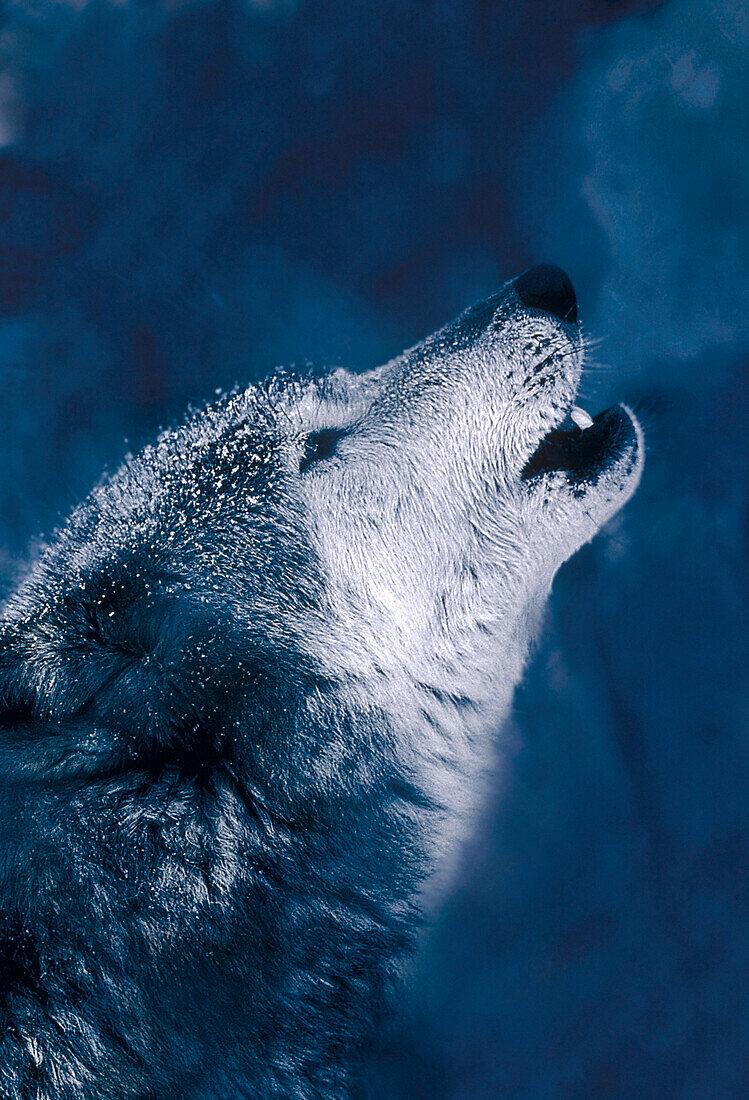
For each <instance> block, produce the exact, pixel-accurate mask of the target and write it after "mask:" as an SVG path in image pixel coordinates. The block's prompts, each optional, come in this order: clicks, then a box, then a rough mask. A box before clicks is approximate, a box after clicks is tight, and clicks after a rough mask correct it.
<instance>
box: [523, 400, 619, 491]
mask: <svg viewBox="0 0 749 1100" xmlns="http://www.w3.org/2000/svg"><path fill="white" fill-rule="evenodd" d="M633 448H634V450H635V451H636V449H637V436H636V431H635V426H634V423H633V421H632V418H631V416H630V415H629V414H628V412H627V411H626V409H624V408H623V407H622V406H621V405H618V406H616V407H614V408H611V409H605V410H604V411H603V412H600V413H598V415H597V416H596V417H594V419H593V423H592V425H591V426H590V427H589V428H586V429H585V430H584V431H583V430H581V429H580V428H577V427H575V428H572V429H570V430H569V431H565V430H563V429H561V428H554V429H553V430H552V431H550V432H548V434H547V435H545V436H544V438H543V439H542V440H541V442H540V444H539V445H538V447H537V448H536V450H535V451H534V453H533V454H532V455H531V457H530V458H529V459H528V461H527V462H526V464H525V467H524V468H523V472H522V475H521V477H522V479H523V481H530V480H531V479H533V478H536V477H540V476H542V475H543V474H550V473H564V474H566V475H567V478H568V480H569V481H570V483H571V484H572V485H590V484H594V483H595V482H596V481H597V480H598V478H599V477H600V476H601V474H603V473H604V472H605V471H606V470H610V469H611V467H612V466H614V465H616V463H617V462H618V461H620V460H621V459H623V458H625V456H626V455H627V454H628V453H629V454H631V453H632V451H633Z"/></svg>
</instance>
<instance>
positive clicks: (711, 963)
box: [0, 0, 749, 1100]
mask: <svg viewBox="0 0 749 1100" xmlns="http://www.w3.org/2000/svg"><path fill="white" fill-rule="evenodd" d="M748 50H749V17H747V14H746V9H745V8H742V6H741V5H740V4H739V2H738V0H719V2H717V3H712V2H711V3H707V2H700V0H667V2H666V3H663V4H653V3H637V2H636V0H632V2H629V3H627V2H615V0H561V2H555V3H552V2H551V0H545V2H541V0H513V2H512V3H511V2H509V0H504V2H497V3H492V2H490V0H466V2H464V3H456V2H448V0H431V2H422V3H416V2H415V0H398V2H397V3H395V2H393V0H357V2H356V3H350V2H343V0H327V2H326V3H319V2H314V0H306V2H305V0H232V2H228V0H227V2H224V0H216V2H210V3H208V2H206V3H199V2H193V3H191V2H188V0H171V2H169V3H157V2H152V3H146V2H139V3H137V2H129V3H127V2H126V3H118V4H109V3H102V2H96V0H93V2H91V3H88V4H86V3H85V0H78V2H77V3H74V4H69V3H66V2H63V0H60V2H51V0H45V2H41V0H40V2H33V0H25V2H16V3H13V2H12V0H11V2H8V3H6V4H5V5H4V6H3V10H2V13H1V14H0V261H1V262H0V372H1V373H0V378H1V379H2V388H1V389H0V393H1V394H2V402H3V409H4V415H3V418H2V432H1V433H0V576H1V577H2V582H3V585H4V587H5V589H6V590H7V588H8V586H9V585H10V584H11V583H12V581H13V579H14V577H15V576H17V574H18V570H19V564H18V563H19V562H21V561H23V560H24V559H25V557H26V556H27V554H28V552H29V549H30V548H31V551H32V552H33V546H34V540H35V538H36V537H37V536H38V535H39V534H40V533H42V532H46V533H49V532H50V531H51V530H52V529H53V528H54V526H55V524H56V523H58V522H59V519H60V517H61V516H62V515H63V514H64V513H65V512H66V511H67V509H68V508H69V507H70V506H72V505H73V504H74V503H75V502H76V501H77V500H78V499H79V498H80V496H81V495H82V494H83V493H84V492H85V491H87V489H88V488H89V487H90V485H91V484H92V483H93V481H94V480H95V479H96V478H97V477H98V475H99V473H100V471H101V469H102V467H103V466H105V465H109V466H110V467H111V466H113V465H115V464H116V463H117V461H118V460H119V458H120V457H121V456H122V454H123V453H124V452H125V450H127V449H128V448H131V449H135V448H136V447H138V446H140V445H141V443H143V442H144V441H145V440H146V439H147V438H148V437H149V435H151V434H152V433H153V432H154V430H155V429H156V428H157V427H158V426H159V425H162V424H165V423H168V422H169V421H171V420H172V419H174V418H175V417H177V416H178V415H179V414H180V413H181V411H182V409H183V408H184V406H185V405H186V404H187V403H188V402H189V401H191V400H194V401H200V400H202V399H204V398H205V397H208V396H210V395H211V394H212V392H213V390H214V389H215V388H217V387H220V386H231V385H233V384H234V383H235V382H243V383H244V382H248V381H252V380H254V379H256V378H258V377H260V376H264V375H265V374H267V373H268V372H269V370H270V369H272V368H273V367H274V366H275V365H277V364H293V363H295V364H296V365H297V366H298V367H304V365H305V364H306V363H308V362H311V363H317V364H324V363H330V364H335V363H342V364H345V365H349V366H352V367H355V368H361V367H365V366H372V365H374V364H376V363H377V362H380V361H383V360H384V359H386V358H388V357H390V356H391V355H393V354H395V353H396V352H398V351H400V350H401V348H403V347H404V346H406V345H408V344H411V343H414V342H415V341H416V340H417V339H419V338H420V337H421V336H423V335H425V334H426V333H427V332H429V331H431V330H432V329H434V328H435V327H437V326H438V325H440V324H441V323H442V322H444V321H445V320H447V319H448V318H449V317H451V316H452V315H454V314H455V313H457V312H458V311H459V310H461V309H462V308H464V307H465V306H466V305H468V304H470V303H471V302H472V301H473V300H475V299H477V298H479V297H482V296H484V295H486V294H489V293H491V292H492V291H494V290H495V289H496V288H497V286H498V284H500V283H501V282H502V281H504V280H505V279H506V278H508V277H510V276H512V275H514V274H517V273H518V272H519V271H521V270H522V269H523V268H524V267H527V266H529V265H530V264H532V263H536V262H556V263H559V264H561V265H562V266H564V267H565V268H566V269H567V270H568V271H569V272H570V274H571V276H572V278H573V281H574V282H575V284H576V287H577V290H578V297H579V300H580V308H581V315H582V319H583V324H584V327H585V329H586V331H587V332H588V334H589V335H590V336H592V337H594V338H600V343H599V344H598V345H597V346H596V348H595V350H594V351H593V353H592V356H591V358H592V363H591V366H590V367H589V369H588V371H587V372H586V377H585V379H584V383H583V391H582V402H581V403H582V404H583V405H585V406H587V407H588V408H590V409H591V411H593V412H595V411H597V410H598V409H599V408H602V407H604V406H605V405H606V404H610V403H613V402H615V401H618V400H620V399H625V400H627V401H629V402H630V403H632V404H633V405H634V406H635V407H636V408H637V409H638V410H639V412H640V415H641V417H642V419H643V421H644V423H645V426H646V430H647V438H648V444H649V452H648V460H647V467H646V471H645V476H644V480H643V484H642V487H641V489H640V491H639V494H638V495H637V497H636V498H635V500H634V501H633V502H632V503H631V504H630V505H629V506H628V507H627V509H626V510H625V512H624V513H623V514H622V515H621V516H620V517H619V518H618V519H617V520H616V521H615V522H614V523H613V524H612V525H611V527H610V528H609V529H608V530H607V531H606V532H605V533H604V534H602V535H601V536H599V537H598V538H597V539H596V540H595V542H594V543H593V544H592V545H590V546H589V547H587V548H585V549H584V550H583V551H582V552H581V553H580V554H578V555H577V556H576V557H575V558H574V559H573V560H572V561H571V562H570V563H569V564H568V565H567V566H565V567H564V569H563V570H562V572H561V573H560V575H559V577H558V580H557V583H556V585H555V590H554V595H553V600H552V606H551V611H550V616H549V623H548V629H547V631H546V634H545V637H544V641H543V643H542V646H541V648H540V650H539V653H538V655H537V658H536V660H535V662H534V665H533V667H532V669H531V671H530V674H529V676H528V678H527V680H526V682H525V684H524V686H523V687H522V689H521V691H520V693H519V696H518V700H517V708H516V714H515V719H514V722H513V724H512V727H511V729H510V730H509V731H508V738H507V740H508V743H509V746H510V747H509V748H508V749H507V750H506V751H505V753H504V760H503V766H502V769H501V771H502V774H501V779H499V780H498V783H497V789H496V792H495V797H494V800H493V803H492V805H491V806H490V807H489V808H488V810H487V813H486V814H485V816H484V818H483V820H482V823H481V827H480V830H479V834H478V836H477V838H476V840H475V841H474V842H473V843H472V845H471V847H470V850H469V852H468V853H467V858H466V863H465V868H464V871H463V874H462V878H461V882H460V884H459V887H458V889H457V891H456V893H455V895H454V896H453V897H452V899H451V900H450V902H449V904H448V905H447V907H446V909H445V911H444V913H443V914H442V916H441V917H440V920H439V922H438V926H437V929H436V931H435V935H434V937H433V939H432V941H431V942H430V945H429V948H428V951H427V953H426V956H425V958H424V960H423V961H422V969H421V973H422V985H423V996H424V1000H423V1004H424V1007H423V1010H422V1012H421V1016H420V1018H419V1021H418V1024H417V1026H416V1028H415V1029H414V1030H412V1031H411V1032H406V1031H405V1030H404V1031H403V1033H402V1034H399V1035H397V1036H395V1037H394V1038H393V1039H392V1041H390V1042H389V1043H388V1045H387V1046H386V1047H384V1048H383V1049H382V1050H380V1051H379V1052H378V1055H377V1059H378V1063H379V1066H380V1069H381V1071H382V1072H383V1073H384V1074H385V1076H386V1079H387V1080H386V1084H384V1085H383V1089H384V1090H386V1093H384V1095H389V1096H392V1097H394V1098H395V1097H403V1098H406V1100H410V1098H413V1097H417V1096H424V1097H429V1098H432V1100H439V1098H443V1097H444V1098H447V1097H450V1098H455V1100H469V1098H471V1100H473V1098H489V1097H495V1096H503V1097H522V1098H534V1100H535V1098H546V1097H560V1098H561V1097H564V1098H581V1100H582V1098H586V1097H599V1096H600V1097H609V1096H610V1097H637V1098H644V1097H651V1096H652V1097H658V1098H663V1097H684V1098H704V1097H737V1098H738V1097H745V1096H748V1095H749V1057H748V1056H747V1045H748V1043H749V1006H748V1005H747V988H748V987H749V983H748V981H747V978H748V976H749V975H748V973H747V971H748V969H749V920H748V918H749V833H747V790H748V780H749V744H748V740H747V733H748V730H747V726H748V725H749V723H748V721H747V719H748V718H749V685H748V683H747V670H748V669H749V652H748V650H749V644H748V642H747V638H748V632H747V587H748V581H749V572H748V571H747V535H748V534H749V515H748V512H747V472H748V471H747V465H748V464H747V458H748V452H749V436H748V434H747V430H746V423H747V417H749V386H748V385H747V380H748V373H749V372H748V370H747V344H748V342H749V341H748V337H749V310H748V309H747V289H748V286H749V247H748V244H749V242H748V240H747V238H748V237H749V179H748V177H747V170H746V166H747V152H748V149H747V146H748V145H749V118H748V117H747V110H748V109H747V103H748V102H749V97H747V95H746V86H747V66H746V57H747V51H748Z"/></svg>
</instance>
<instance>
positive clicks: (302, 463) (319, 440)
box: [299, 428, 345, 474]
mask: <svg viewBox="0 0 749 1100" xmlns="http://www.w3.org/2000/svg"><path fill="white" fill-rule="evenodd" d="M343 435H345V431H344V429H343V428H325V429H324V430H323V431H321V432H311V433H310V435H308V436H307V438H306V440H305V443H304V453H303V454H302V457H301V458H300V460H299V473H300V474H302V473H304V471H305V470H306V469H307V468H308V467H309V466H311V465H312V463H313V462H318V461H320V460H321V459H324V458H330V457H331V456H332V455H333V454H335V449H336V444H337V443H338V440H339V439H340V438H341V436H343Z"/></svg>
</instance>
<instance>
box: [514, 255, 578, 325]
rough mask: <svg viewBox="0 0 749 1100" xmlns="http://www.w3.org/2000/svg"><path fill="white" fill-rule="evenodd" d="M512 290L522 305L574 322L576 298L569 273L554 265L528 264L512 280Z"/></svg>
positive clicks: (575, 320) (575, 322)
mask: <svg viewBox="0 0 749 1100" xmlns="http://www.w3.org/2000/svg"><path fill="white" fill-rule="evenodd" d="M515 290H516V291H517V295H518V298H519V299H520V301H521V302H522V303H523V305H524V306H528V307H529V308H531V309H542V310H544V312H546V313H552V314H553V315H554V316H555V317H558V318H559V320H560V321H568V322H569V323H570V324H573V325H574V324H577V298H576V297H575V288H574V287H573V285H572V283H571V282H570V279H569V276H568V275H567V274H565V272H564V271H562V269H561V267H555V266H554V264H539V265H538V267H529V268H528V270H527V271H524V272H523V274H522V275H518V277H517V279H516V280H515Z"/></svg>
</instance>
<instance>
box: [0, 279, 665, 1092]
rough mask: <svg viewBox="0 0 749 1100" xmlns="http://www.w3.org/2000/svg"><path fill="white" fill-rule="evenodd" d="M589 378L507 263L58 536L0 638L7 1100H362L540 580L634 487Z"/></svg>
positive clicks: (237, 399) (169, 440) (230, 402)
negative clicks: (406, 336) (439, 317)
mask: <svg viewBox="0 0 749 1100" xmlns="http://www.w3.org/2000/svg"><path fill="white" fill-rule="evenodd" d="M582 360H583V340H582V337H581V334H580V329H579V326H578V323H577V309H576V303H575V296H574V292H573V290H572V287H571V285H570V283H569V280H568V279H567V277H566V276H565V275H564V274H563V273H562V272H561V271H560V270H559V269H557V268H551V267H542V268H533V269H531V270H530V271H529V272H526V273H525V274H524V275H522V276H521V277H520V278H518V279H516V280H514V281H513V282H510V283H508V284H506V285H505V286H504V287H503V288H502V289H501V290H500V291H499V293H497V294H496V295H494V296H493V297H491V298H489V299H488V300H487V301H484V302H482V303H480V304H478V305H476V306H474V307H472V308H471V309H469V310H467V311H466V312H465V313H464V314H463V315H462V316H460V317H459V318H458V319H457V320H455V321H454V322H452V323H451V324H449V325H447V326H446V327H445V328H443V329H441V330H440V331H439V332H437V333H435V334H434V335H433V336H430V337H429V338H428V339H426V340H424V341H423V342H422V343H420V344H419V345H417V346H416V347H414V348H412V349H410V350H409V351H406V352H404V353H403V355H401V356H399V357H398V358H397V359H395V360H393V361H392V362H389V363H387V364H385V365H384V366H382V367H380V368H378V369H376V370H373V371H370V372H369V373H365V374H358V375H355V374H351V373H348V372H346V371H344V370H337V371H334V372H333V373H330V374H329V375H327V376H325V377H314V378H309V379H306V380H300V379H295V378H288V377H287V378H283V377H280V376H277V377H275V378H273V379H271V381H270V382H268V383H267V384H265V385H264V386H261V387H256V388H251V389H248V390H246V391H245V392H237V393H233V394H230V395H226V396H224V397H222V398H221V399H220V400H218V401H217V402H216V403H214V404H211V405H209V406H207V407H206V408H204V409H202V410H201V411H199V412H197V413H195V414H193V415H191V416H190V418H189V419H188V420H187V421H186V422H185V423H184V424H183V425H182V426H181V427H179V428H177V429H175V430H170V431H166V432H164V433H163V434H162V435H161V436H160V437H159V438H158V440H157V441H156V442H155V444H154V445H153V446H149V447H147V448H146V449H145V450H144V451H143V452H142V453H141V454H140V455H138V456H137V457H135V458H129V459H128V460H127V461H126V462H125V463H124V465H123V466H122V467H121V468H120V469H119V470H118V471H117V472H116V473H115V474H114V475H113V476H111V477H107V478H105V479H104V480H102V482H101V483H100V484H99V485H98V486H97V487H96V488H95V489H94V490H93V492H92V493H91V495H90V496H89V497H88V499H86V500H85V501H84V502H83V503H82V504H81V505H80V507H78V508H77V509H76V510H75V511H74V512H73V514H72V515H71V517H70V518H69V520H68V521H67V523H66V524H65V526H64V527H63V528H62V530H61V531H60V532H59V533H58V534H57V536H56V537H55V539H54V541H53V542H52V543H51V544H50V545H49V547H48V548H47V549H46V551H45V552H44V554H43V556H42V557H41V558H40V560H38V561H37V562H36V564H35V565H33V567H31V568H30V569H29V571H28V573H27V575H26V577H25V579H24V580H23V582H22V584H21V585H20V587H19V588H18V590H17V591H16V592H15V594H14V595H13V596H12V597H11V598H10V600H9V601H8V603H7V605H6V607H5V609H4V613H3V616H2V621H1V622H0V707H1V720H2V733H1V735H0V784H1V785H2V791H1V800H0V813H1V823H2V844H1V845H0V890H1V894H0V904H1V906H2V911H1V918H0V959H1V960H2V965H1V968H0V1014H1V1016H2V1028H1V1029H0V1094H1V1095H2V1096H3V1097H4V1098H5V1100H89V1098H97V1100H102V1098H112V1100H115V1098H116V1100H129V1098H132V1100H146V1098H151V1100H156V1098H158V1100H171V1098H173V1100H178V1098H179V1100H183V1098H198V1097H200V1098H203V1100H208V1098H210V1100H239V1098H246V1100H250V1098H252V1100H268V1098H272V1097H277V1098H284V1100H289V1098H298V1100H307V1098H309V1100H312V1098H316V1100H319V1098H321V1097H322V1098H331V1100H332V1098H341V1100H342V1098H344V1097H351V1096H354V1095H358V1092H357V1089H358V1087H359V1086H358V1085H357V1080H358V1072H359V1071H358V1059H359V1052H360V1050H361V1049H362V1046H363V1045H364V1044H366V1042H367V1041H368V1038H369V1037H370V1036H371V1035H372V1034H373V1033H375V1032H376V1031H377V1029H378V1028H380V1027H381V1026H383V1021H384V1020H385V1019H386V1018H387V1014H388V1012H389V1011H390V1006H391V1004H392V1003H393V997H394V996H395V994H396V992H397V989H398V987H399V984H400V982H401V979H402V976H403V974H404V973H405V971H406V970H407V967H408V959H409V955H410V953H411V952H412V950H413V948H414V945H415V942H416V940H417V938H418V935H419V929H420V927H421V925H422V922H423V917H424V914H425V912H428V911H429V910H430V908H431V906H432V905H433V904H434V903H435V899H436V898H437V897H438V896H439V894H440V893H441V892H442V891H444V889H445V886H446V883H447V882H448V881H449V876H450V873H451V869H452V867H453V866H454V863H455V859H456V854H457V853H459V850H460V844H461V841H462V839H463V838H464V837H465V835H466V833H467V831H468V830H469V829H470V828H471V823H472V820H473V818H474V815H475V811H476V807H477V803H478V801H479V800H480V797H481V790H482V786H483V778H484V776H485V775H486V774H487V773H488V771H489V770H490V768H491V765H492V755H493V745H494V744H495V741H496V733H497V731H498V729H499V728H500V726H501V722H502V719H503V717H504V716H505V715H506V713H507V711H508V708H509V707H510V704H511V697H512V692H513V688H514V686H515V684H516V683H517V681H518V679H519V677H520V675H521V673H522V670H523V666H524V662H525V661H526V658H527V654H528V648H529V644H530V642H531V639H532V637H533V634H534V631H535V630H536V628H537V625H538V623H539V620H540V616H541V612H542V608H543V605H544V601H545V599H546V597H547V594H548V592H549V589H550V586H551V582H552V578H553V577H554V574H555V571H556V570H557V569H558V567H559V566H560V565H561V563H562V562H563V561H564V560H565V559H566V558H568V557H569V556H570V555H571V554H572V553H574V552H575V551H576V550H577V549H578V548H579V547H580V546H581V545H582V544H583V543H585V542H586V541H587V540H589V539H590V538H592V536H593V535H594V534H595V533H596V531H598V529H599V528H600V526H601V525H602V524H603V523H604V522H605V521H606V520H607V519H608V518H609V517H610V516H612V515H613V514H614V513H615V512H616V511H617V510H618V509H619V508H620V507H621V505H622V504H623V503H624V501H625V500H626V499H627V498H628V497H629V496H630V495H631V493H632V492H633V490H634V488H635V486H636V484H637V481H638V478H639V476H640V470H641V467H642V460H643V446H642V438H641V433H640V429H639V426H638V424H637V422H636V420H635V419H634V417H633V416H632V415H631V413H630V412H629V411H628V410H627V409H626V408H624V407H619V408H615V409H610V410H608V411H606V412H604V413H601V414H599V415H598V416H597V417H595V419H593V420H591V418H590V417H589V416H588V415H587V414H585V413H582V411H581V410H575V409H573V403H574V398H575V393H576V388H577V385H578V380H579V376H580V371H581V367H582ZM571 410H572V411H573V413H574V416H573V421H572V422H570V421H568V419H567V418H568V414H569V413H570V411H571Z"/></svg>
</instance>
